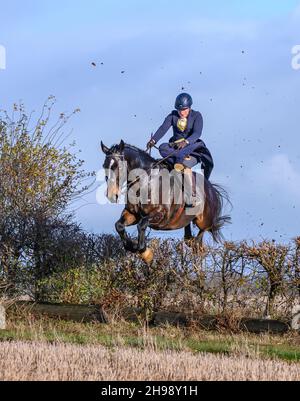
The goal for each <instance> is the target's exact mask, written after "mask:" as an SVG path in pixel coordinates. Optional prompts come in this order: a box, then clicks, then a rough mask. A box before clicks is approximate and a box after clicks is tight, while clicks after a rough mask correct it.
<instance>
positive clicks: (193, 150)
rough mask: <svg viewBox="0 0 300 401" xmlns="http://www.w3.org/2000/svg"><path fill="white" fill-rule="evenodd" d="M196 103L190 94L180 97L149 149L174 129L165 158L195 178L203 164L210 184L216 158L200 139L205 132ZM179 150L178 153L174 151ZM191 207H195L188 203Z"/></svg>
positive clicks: (162, 149)
mask: <svg viewBox="0 0 300 401" xmlns="http://www.w3.org/2000/svg"><path fill="white" fill-rule="evenodd" d="M192 105H193V99H192V97H191V96H190V95H189V94H187V93H182V94H180V95H179V96H177V99H176V102H175V109H176V110H174V111H172V113H170V114H169V115H168V116H167V118H166V119H165V121H164V123H163V125H162V126H161V127H160V128H159V129H158V131H157V132H156V133H155V134H154V136H153V138H152V139H151V140H150V141H149V142H148V144H147V149H151V148H152V147H153V146H155V145H156V144H157V143H158V142H159V141H160V140H161V139H162V138H163V136H164V135H165V134H166V133H167V132H168V130H169V129H170V128H171V127H173V137H172V138H171V139H170V140H169V143H164V144H162V145H161V146H160V147H159V151H160V154H161V156H162V157H163V158H167V157H168V155H170V157H169V158H168V160H170V162H172V163H173V164H174V168H175V169H176V170H177V171H184V172H186V173H188V174H189V175H190V176H192V170H191V169H192V168H193V167H194V166H196V165H197V164H198V163H202V168H203V169H204V176H205V178H206V179H207V180H208V179H209V177H210V175H211V173H212V170H213V168H214V163H213V158H212V155H211V153H210V151H209V150H208V149H207V147H206V145H205V143H204V142H203V141H202V140H201V139H200V137H201V135H202V130H203V117H202V115H201V113H200V112H199V111H194V110H193V109H192ZM175 149H177V150H178V152H175V154H174V150H175ZM187 206H191V204H190V203H189V202H187Z"/></svg>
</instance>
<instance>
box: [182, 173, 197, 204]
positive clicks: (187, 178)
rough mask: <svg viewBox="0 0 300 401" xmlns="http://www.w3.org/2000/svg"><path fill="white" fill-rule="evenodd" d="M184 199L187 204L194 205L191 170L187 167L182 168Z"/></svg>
mask: <svg viewBox="0 0 300 401" xmlns="http://www.w3.org/2000/svg"><path fill="white" fill-rule="evenodd" d="M184 201H185V204H186V205H188V206H195V198H193V170H192V169H191V168H189V167H186V168H185V169H184Z"/></svg>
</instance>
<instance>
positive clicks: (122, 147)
mask: <svg viewBox="0 0 300 401" xmlns="http://www.w3.org/2000/svg"><path fill="white" fill-rule="evenodd" d="M124 149H125V142H124V141H123V139H122V140H121V142H120V145H119V150H120V152H123V150H124Z"/></svg>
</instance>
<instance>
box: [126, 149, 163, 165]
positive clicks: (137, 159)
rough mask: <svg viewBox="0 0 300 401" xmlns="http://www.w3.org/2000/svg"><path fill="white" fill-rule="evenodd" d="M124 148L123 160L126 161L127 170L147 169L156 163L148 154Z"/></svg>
mask: <svg viewBox="0 0 300 401" xmlns="http://www.w3.org/2000/svg"><path fill="white" fill-rule="evenodd" d="M126 150H127V151H125V160H126V162H127V165H128V169H129V170H134V169H143V170H148V169H151V167H153V165H154V164H155V163H156V160H155V159H154V158H152V157H151V156H150V155H145V154H142V153H139V152H138V151H136V150H133V149H131V148H127V149H126Z"/></svg>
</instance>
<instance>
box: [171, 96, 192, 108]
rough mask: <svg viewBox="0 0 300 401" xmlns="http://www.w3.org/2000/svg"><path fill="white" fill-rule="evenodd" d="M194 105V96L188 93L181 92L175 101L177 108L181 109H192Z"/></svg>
mask: <svg viewBox="0 0 300 401" xmlns="http://www.w3.org/2000/svg"><path fill="white" fill-rule="evenodd" d="M192 105H193V99H192V96H191V95H189V94H188V93H181V94H180V95H179V96H177V98H176V102H175V109H176V110H178V111H180V110H184V109H190V108H191V107H192Z"/></svg>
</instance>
